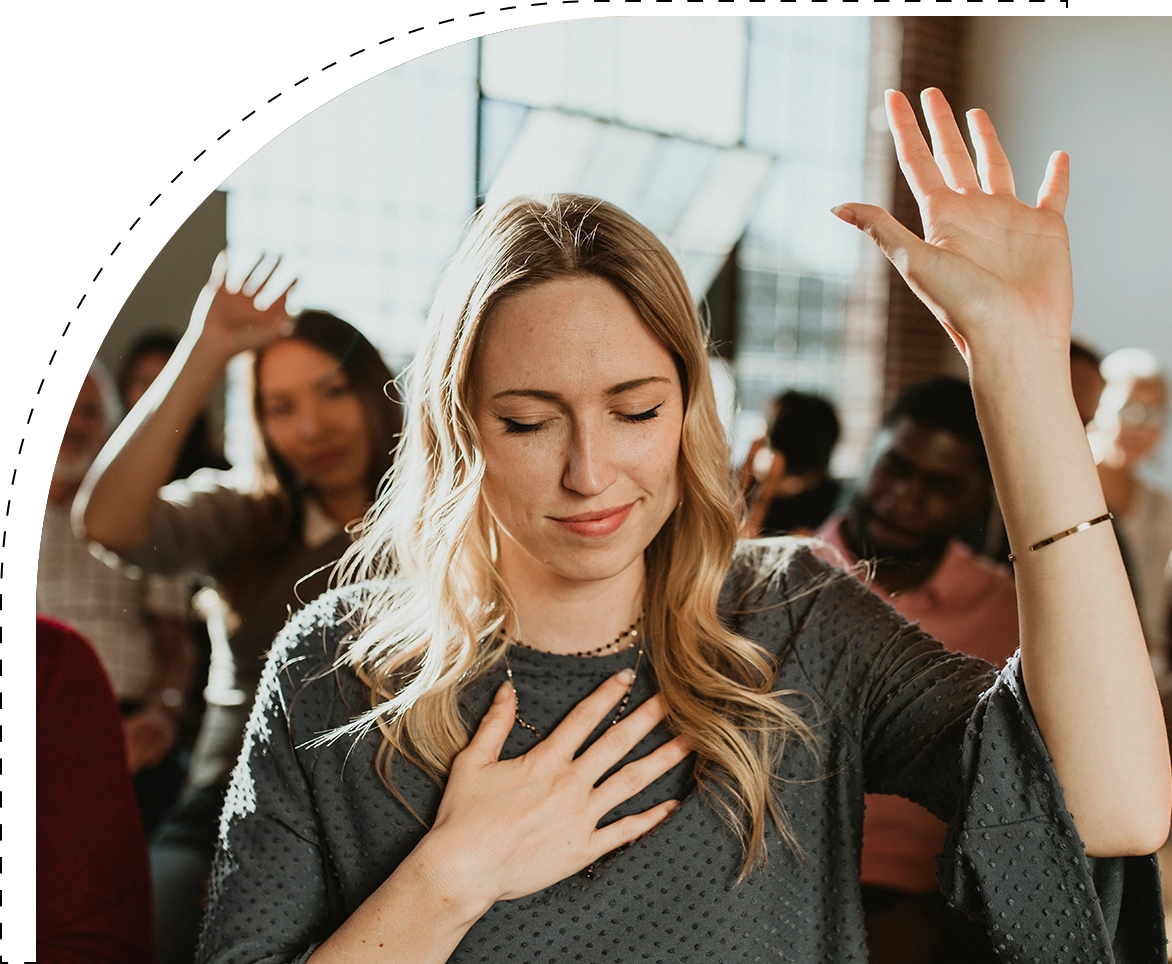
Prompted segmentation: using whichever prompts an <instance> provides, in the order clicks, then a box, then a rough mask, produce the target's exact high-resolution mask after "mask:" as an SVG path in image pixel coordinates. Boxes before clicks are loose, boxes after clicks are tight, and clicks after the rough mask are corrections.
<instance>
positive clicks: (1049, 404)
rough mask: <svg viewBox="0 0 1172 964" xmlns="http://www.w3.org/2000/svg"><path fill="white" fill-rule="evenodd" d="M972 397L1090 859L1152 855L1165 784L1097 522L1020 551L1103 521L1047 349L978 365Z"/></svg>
mask: <svg viewBox="0 0 1172 964" xmlns="http://www.w3.org/2000/svg"><path fill="white" fill-rule="evenodd" d="M973 356H974V357H973V360H972V382H973V393H974V397H975V399H976V403H977V410H978V414H979V416H980V420H981V424H982V429H983V431H984V434H985V438H986V442H987V447H988V450H989V458H990V463H991V465H992V469H993V474H994V480H995V482H996V486H997V491H998V494H999V496H1000V499H1001V504H1002V508H1003V511H1004V515H1005V524H1006V530H1007V532H1008V534H1009V539H1010V544H1011V546H1012V547H1013V551H1014V553H1015V557H1016V562H1015V570H1016V577H1017V586H1018V607H1019V620H1020V629H1021V653H1022V672H1023V674H1024V677H1025V682H1026V687H1027V689H1028V691H1029V695H1030V702H1031V704H1032V707H1033V710H1034V714H1035V716H1036V718H1037V721H1038V726H1039V728H1040V729H1041V732H1042V736H1043V738H1044V739H1045V741H1046V746H1047V748H1048V750H1049V751H1050V754H1051V757H1052V758H1053V760H1054V765H1055V768H1056V770H1057V772H1058V775H1059V778H1060V779H1061V781H1062V784H1063V788H1064V789H1065V792H1066V800H1067V804H1068V806H1069V807H1070V810H1071V813H1072V814H1073V815H1074V818H1075V822H1076V825H1077V826H1078V829H1079V833H1080V834H1081V835H1082V837H1083V840H1084V843H1085V844H1086V845H1087V849H1088V852H1090V853H1092V854H1100V855H1106V854H1120V853H1138V852H1149V851H1151V850H1154V849H1155V848H1156V847H1157V846H1159V844H1160V843H1161V842H1162V840H1163V837H1164V836H1165V835H1166V834H1167V829H1168V817H1169V805H1170V804H1169V801H1170V799H1172V775H1170V770H1169V761H1168V743H1167V739H1166V736H1165V731H1164V725H1163V720H1162V714H1161V709H1160V702H1159V696H1158V693H1157V690H1156V686H1155V682H1154V680H1153V677H1152V672H1151V665H1150V662H1149V659H1148V654H1147V649H1146V646H1145V645H1144V640H1143V634H1142V632H1141V630H1140V625H1139V618H1138V616H1137V615H1136V610H1135V605H1134V602H1133V600H1132V596H1131V590H1130V587H1129V584H1128V580H1127V576H1126V573H1125V572H1124V569H1123V563H1122V560H1121V558H1120V555H1119V550H1118V546H1117V545H1116V542H1115V537H1114V532H1113V530H1112V528H1111V526H1110V525H1106V524H1102V525H1097V526H1094V527H1093V528H1091V529H1088V530H1085V531H1083V532H1080V533H1078V534H1077V535H1075V536H1071V537H1068V538H1065V539H1062V540H1059V541H1057V542H1055V543H1053V544H1051V545H1049V546H1046V547H1044V548H1043V549H1040V550H1038V551H1037V552H1032V551H1030V548H1029V547H1030V546H1031V545H1033V544H1034V543H1036V542H1038V541H1040V540H1042V539H1045V538H1047V537H1048V536H1051V535H1053V534H1055V533H1057V532H1061V531H1063V530H1066V529H1068V528H1070V527H1072V526H1074V525H1077V524H1078V523H1080V522H1084V521H1087V520H1090V519H1094V518H1097V517H1098V516H1101V515H1102V514H1103V513H1105V512H1106V511H1107V509H1106V504H1105V502H1104V499H1103V493H1102V489H1101V487H1100V485H1099V480H1098V475H1097V473H1096V471H1095V466H1094V462H1093V460H1092V457H1091V454H1090V450H1089V447H1088V445H1087V441H1086V436H1085V433H1084V431H1083V428H1082V424H1081V421H1080V420H1079V418H1078V413H1077V411H1076V409H1075V407H1074V402H1073V399H1072V398H1071V395H1070V388H1069V384H1070V382H1069V367H1068V366H1069V362H1068V360H1067V356H1066V352H1065V351H1064V350H1062V349H1061V348H1060V347H1056V346H1050V345H1047V344H1040V345H1039V346H1038V351H1037V352H1031V353H1025V352H1016V353H1014V357H1013V358H1012V359H1010V358H1005V357H1001V358H999V359H998V361H997V362H996V364H988V365H985V366H983V365H982V363H981V357H982V356H981V353H980V352H979V351H974V353H973Z"/></svg>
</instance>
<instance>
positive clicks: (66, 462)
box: [53, 375, 107, 482]
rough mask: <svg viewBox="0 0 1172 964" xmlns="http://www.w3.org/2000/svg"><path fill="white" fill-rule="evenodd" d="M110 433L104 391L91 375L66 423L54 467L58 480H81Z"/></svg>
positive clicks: (55, 477) (83, 384)
mask: <svg viewBox="0 0 1172 964" xmlns="http://www.w3.org/2000/svg"><path fill="white" fill-rule="evenodd" d="M106 434H107V433H106V409H105V406H104V404H103V402H102V392H101V389H99V388H98V383H97V381H95V380H94V378H93V376H92V375H87V376H86V379H85V381H84V382H82V383H81V391H80V392H78V395H77V402H76V403H75V404H74V406H73V411H72V412H71V413H70V415H69V422H68V423H67V424H66V426H65V435H64V436H63V437H62V439H61V450H60V452H58V454H57V464H56V466H55V467H54V469H53V478H54V480H55V481H58V482H80V481H81V479H82V477H83V476H84V475H85V473H86V470H88V469H89V467H90V465H92V464H93V461H94V459H95V458H96V457H97V455H98V452H99V451H100V450H101V448H102V445H103V444H104V443H105V441H106Z"/></svg>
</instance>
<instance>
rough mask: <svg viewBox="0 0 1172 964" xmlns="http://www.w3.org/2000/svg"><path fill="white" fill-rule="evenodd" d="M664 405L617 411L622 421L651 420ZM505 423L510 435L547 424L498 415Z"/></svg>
mask: <svg viewBox="0 0 1172 964" xmlns="http://www.w3.org/2000/svg"><path fill="white" fill-rule="evenodd" d="M662 406H663V402H660V403H659V404H658V405H656V406H655V407H654V408H649V409H647V411H645V412H635V413H634V414H633V415H625V414H623V413H621V412H618V413H616V415H617V417H618V418H619V420H620V421H623V422H628V423H638V422H650V421H651V420H652V419H653V418H658V417H659V409H660V408H661V407H662ZM497 417H498V418H500V420H501V421H502V422H503V423H504V425H505V432H506V433H507V434H509V435H527V434H532V433H533V432H538V431H540V430H541V429H542V427H543V426H544V425H545V424H546V423H545V422H517V421H514V420H513V419H511V418H505V417H504V416H503V415H501V416H497Z"/></svg>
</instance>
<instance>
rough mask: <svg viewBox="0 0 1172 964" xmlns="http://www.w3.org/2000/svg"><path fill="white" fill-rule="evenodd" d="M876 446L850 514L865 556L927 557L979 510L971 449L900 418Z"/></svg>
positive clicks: (981, 498)
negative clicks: (864, 547) (862, 544)
mask: <svg viewBox="0 0 1172 964" xmlns="http://www.w3.org/2000/svg"><path fill="white" fill-rule="evenodd" d="M876 444H877V448H876V451H875V456H874V462H873V463H872V466H871V470H870V473H869V474H868V475H867V478H866V483H865V485H864V487H863V489H862V490H861V491H860V493H859V494H858V496H857V497H856V500H855V504H854V506H853V510H852V514H853V516H854V521H855V525H856V527H857V534H858V536H859V537H860V539H861V540H862V541H863V543H864V544H865V546H866V548H867V552H868V554H874V555H878V556H884V557H892V558H896V559H917V558H921V557H923V556H926V555H929V554H931V553H933V552H936V551H938V550H939V549H940V548H942V547H943V545H944V544H945V543H946V542H947V541H948V539H950V538H951V537H952V536H953V534H954V533H955V532H956V531H957V529H958V528H959V526H960V525H961V524H962V523H963V522H965V521H966V520H968V519H970V518H971V517H972V516H973V514H974V513H976V512H977V511H979V510H980V509H981V508H982V507H983V506H984V505H985V503H986V500H987V498H988V495H989V482H988V479H987V477H986V476H985V474H984V471H983V470H982V468H981V466H980V465H979V463H978V461H977V457H976V455H975V453H974V451H973V447H972V445H970V444H969V443H968V442H966V441H963V440H962V439H959V438H957V437H956V436H955V435H953V434H952V433H951V432H945V431H943V430H942V429H937V428H933V427H930V426H927V425H922V424H920V423H919V422H915V421H912V420H911V419H909V418H901V419H899V420H898V421H897V422H896V423H895V424H894V425H893V426H891V428H889V429H884V430H883V432H881V433H880V435H879V437H878V439H877V440H876Z"/></svg>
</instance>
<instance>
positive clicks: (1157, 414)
mask: <svg viewBox="0 0 1172 964" xmlns="http://www.w3.org/2000/svg"><path fill="white" fill-rule="evenodd" d="M1167 414H1168V389H1167V387H1166V386H1165V385H1164V382H1163V380H1162V379H1158V378H1139V379H1136V380H1135V381H1134V382H1132V384H1131V389H1130V390H1129V391H1128V393H1127V395H1126V397H1125V398H1124V401H1123V404H1122V405H1121V406H1120V407H1119V409H1118V410H1117V411H1116V413H1115V417H1114V419H1113V420H1111V423H1109V424H1108V425H1107V426H1105V428H1106V430H1107V431H1108V432H1111V431H1112V430H1113V431H1114V444H1115V448H1116V449H1118V450H1119V452H1121V453H1122V454H1123V456H1124V460H1125V462H1126V463H1127V464H1128V465H1134V464H1135V463H1137V462H1140V461H1142V460H1143V459H1145V458H1147V456H1148V455H1150V454H1151V453H1152V451H1153V450H1154V449H1155V448H1156V446H1157V445H1159V444H1160V439H1161V438H1162V437H1163V435H1164V422H1165V420H1166V418H1167Z"/></svg>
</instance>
